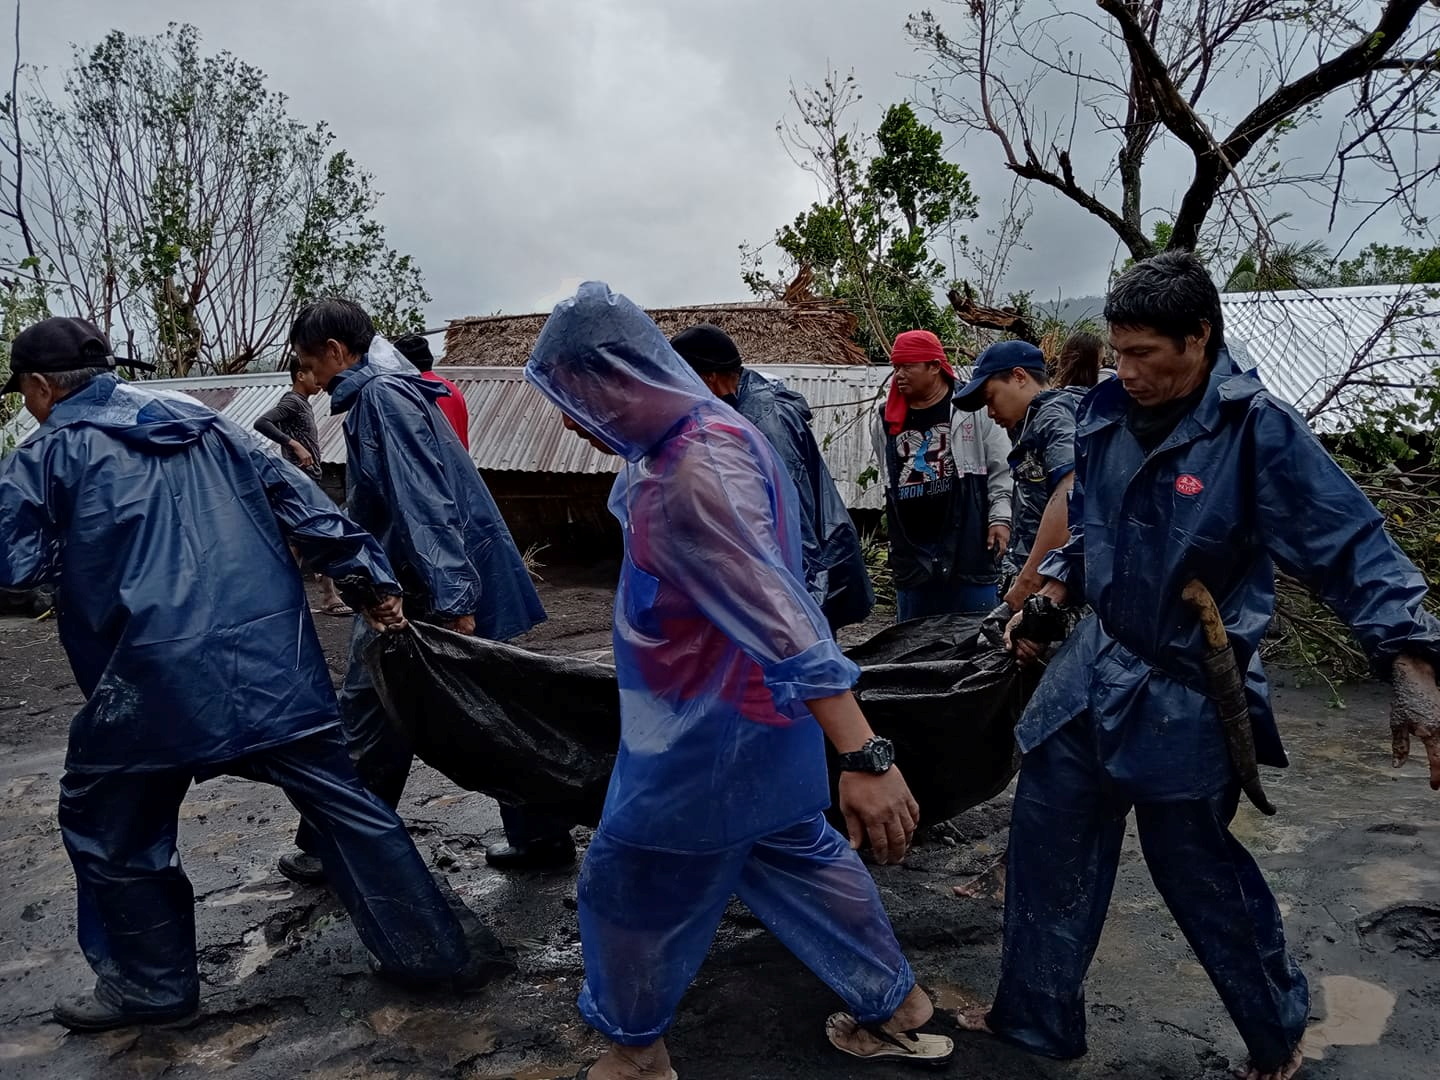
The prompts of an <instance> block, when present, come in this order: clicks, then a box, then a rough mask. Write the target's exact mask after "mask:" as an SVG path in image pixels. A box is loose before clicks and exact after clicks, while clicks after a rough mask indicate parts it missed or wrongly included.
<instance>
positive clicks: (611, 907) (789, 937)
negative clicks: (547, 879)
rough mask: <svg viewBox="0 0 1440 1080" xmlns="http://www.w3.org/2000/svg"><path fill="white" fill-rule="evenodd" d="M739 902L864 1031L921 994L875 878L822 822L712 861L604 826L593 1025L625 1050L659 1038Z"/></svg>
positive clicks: (587, 918)
mask: <svg viewBox="0 0 1440 1080" xmlns="http://www.w3.org/2000/svg"><path fill="white" fill-rule="evenodd" d="M736 895H738V896H739V897H740V899H741V900H743V901H744V902H745V904H746V906H747V907H749V908H750V910H751V911H752V912H754V914H755V916H756V917H757V918H758V919H759V920H760V921H761V922H762V923H764V924H765V926H766V927H767V928H768V929H769V930H770V932H771V933H773V934H774V935H775V936H776V937H777V938H779V939H780V942H781V943H782V944H783V945H785V947H786V948H788V949H789V950H790V951H791V952H792V953H794V954H795V956H796V957H797V958H799V959H800V960H801V962H803V963H804V964H805V966H806V967H808V968H809V969H810V970H811V971H813V972H814V973H815V974H816V975H817V976H818V977H819V978H820V979H821V980H822V981H823V982H825V983H826V985H828V986H829V987H830V988H831V989H832V990H834V991H835V992H836V993H837V994H838V995H839V996H840V998H841V999H842V1000H843V1001H844V1002H845V1005H846V1007H847V1008H848V1009H849V1010H850V1011H851V1012H852V1013H853V1014H854V1015H855V1016H856V1017H857V1018H858V1019H859V1020H860V1021H861V1022H862V1023H875V1022H879V1021H882V1020H887V1019H889V1017H890V1016H891V1015H893V1014H894V1012H895V1010H896V1009H898V1008H899V1007H900V1004H901V1002H903V1001H904V1000H905V998H906V996H907V995H908V994H909V993H910V991H911V989H912V988H913V987H914V986H915V976H914V974H913V973H912V972H911V970H910V965H909V963H908V962H907V961H906V960H905V957H904V955H903V954H902V953H901V951H900V945H899V943H898V942H897V941H896V940H895V933H894V931H893V930H892V929H891V927H890V920H889V919H888V918H887V917H886V915H885V911H884V908H883V907H882V906H881V903H880V895H879V892H878V891H877V890H876V888H875V881H874V879H873V878H872V877H871V876H870V872H869V871H868V870H867V869H866V868H865V864H864V863H863V862H861V861H860V857H859V856H858V855H857V854H856V853H855V852H854V851H852V850H851V849H850V845H849V844H848V843H847V842H846V841H845V839H844V837H842V836H841V835H840V834H839V833H838V832H836V831H835V830H834V829H833V828H831V827H830V826H829V825H828V824H826V822H825V819H824V817H823V816H821V815H816V816H815V817H813V818H809V819H807V820H805V821H802V822H800V823H798V824H796V825H792V826H790V827H788V828H786V829H783V830H781V831H779V832H776V833H773V834H771V835H769V836H766V837H764V838H762V839H760V840H758V841H755V842H753V843H748V844H741V845H739V846H737V847H732V848H726V849H724V850H721V851H714V852H703V853H676V852H667V851H656V850H653V849H649V848H640V847H635V846H632V845H630V844H625V843H622V842H620V841H618V840H615V839H613V838H611V837H610V836H609V835H607V834H606V832H605V829H604V826H603V824H602V825H601V828H600V830H599V831H598V832H597V833H596V834H595V838H594V840H593V841H592V842H591V845H590V850H589V852H588V853H587V854H586V857H585V865H584V867H583V868H582V869H581V872H580V887H579V900H580V940H581V943H582V946H583V949H584V954H585V983H584V986H583V987H582V989H581V992H580V1012H581V1014H582V1015H583V1016H584V1018H585V1020H586V1022H587V1023H589V1024H590V1025H591V1026H592V1027H594V1028H595V1029H596V1030H597V1031H599V1032H600V1033H601V1034H603V1035H605V1036H606V1037H608V1038H609V1039H610V1040H612V1041H613V1042H616V1043H620V1044H621V1045H626V1046H646V1045H649V1044H650V1043H653V1042H654V1041H655V1040H656V1039H658V1038H660V1037H661V1036H662V1035H663V1034H664V1033H665V1031H666V1029H667V1028H668V1027H669V1026H670V1024H671V1022H672V1021H673V1019H674V1016H675V1009H676V1007H677V1006H678V1005H679V1002H680V998H681V997H682V996H683V995H684V993H685V990H686V988H687V987H689V985H690V983H691V981H692V980H693V979H694V978H695V974H696V972H697V971H698V970H699V968H700V964H701V962H702V961H703V960H704V959H705V954H706V952H707V951H708V950H709V948H710V943H711V941H712V939H713V938H714V936H715V931H716V930H717V929H718V928H719V926H720V919H721V917H722V916H723V915H724V913H725V907H726V905H727V904H728V903H729V902H730V898H731V897H732V896H736Z"/></svg>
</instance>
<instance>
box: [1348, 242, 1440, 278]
mask: <svg viewBox="0 0 1440 1080" xmlns="http://www.w3.org/2000/svg"><path fill="white" fill-rule="evenodd" d="M1437 283H1440V248H1429V249H1428V250H1427V249H1424V248H1420V249H1416V248H1410V247H1391V246H1388V245H1385V244H1371V245H1370V246H1369V247H1367V248H1365V249H1364V250H1362V251H1361V252H1360V254H1358V255H1357V256H1355V258H1353V259H1342V260H1340V261H1339V262H1337V263H1336V264H1335V284H1337V285H1431V284H1437Z"/></svg>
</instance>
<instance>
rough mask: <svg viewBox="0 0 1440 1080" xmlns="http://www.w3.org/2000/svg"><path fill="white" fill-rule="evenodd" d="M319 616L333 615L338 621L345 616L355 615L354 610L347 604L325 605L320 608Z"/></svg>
mask: <svg viewBox="0 0 1440 1080" xmlns="http://www.w3.org/2000/svg"><path fill="white" fill-rule="evenodd" d="M320 614H321V615H334V616H335V617H336V618H337V619H339V618H344V617H345V616H346V615H354V614H355V609H354V608H352V607H351V606H350V605H349V604H341V603H335V604H326V605H325V606H324V607H322V608H321V609H320Z"/></svg>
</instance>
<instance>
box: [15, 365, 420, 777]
mask: <svg viewBox="0 0 1440 1080" xmlns="http://www.w3.org/2000/svg"><path fill="white" fill-rule="evenodd" d="M237 495H238V497H237ZM171 507H175V508H177V510H178V511H179V512H175V513H171V512H168V511H169V509H170V508H171ZM157 508H158V509H157ZM216 536H223V537H225V540H226V543H225V545H224V547H223V549H221V548H217V547H216V545H215V543H214V538H215V537H216ZM287 541H289V542H290V543H294V544H295V545H297V546H298V547H299V549H300V551H301V553H302V554H303V555H305V556H306V557H307V558H308V559H309V560H310V561H311V562H312V564H313V565H315V566H316V568H317V569H320V570H323V571H324V572H325V573H327V574H329V575H330V576H331V577H336V578H339V577H344V576H347V575H350V574H359V575H362V576H364V577H366V578H369V579H370V580H371V581H373V582H375V583H376V584H377V585H378V586H379V587H380V589H381V591H382V592H383V591H387V590H388V591H392V592H393V591H397V586H396V584H395V581H394V578H393V576H392V575H391V572H390V568H389V566H388V564H387V563H386V561H385V557H384V555H383V554H382V552H381V551H380V549H379V547H378V546H377V545H376V543H375V541H374V540H373V539H371V537H370V536H368V535H367V534H365V533H363V532H361V531H360V530H359V529H357V528H356V527H355V526H354V525H353V524H351V522H350V521H349V520H348V519H347V518H346V517H345V516H344V515H343V514H341V513H339V512H338V511H337V510H336V509H335V507H334V504H333V503H331V502H330V500H329V499H328V498H326V497H325V495H324V494H323V493H322V492H321V491H320V489H319V488H318V487H316V486H315V484H314V482H313V481H312V480H310V479H309V478H308V477H306V476H305V475H303V474H302V473H301V472H300V471H299V470H297V469H295V468H294V467H293V466H291V465H289V464H287V463H285V462H283V461H281V460H280V459H278V458H276V457H274V456H272V455H270V454H268V453H266V452H264V451H263V450H262V449H261V448H260V447H259V445H258V444H257V443H256V442H255V441H254V439H252V437H251V436H250V435H249V434H248V433H246V432H243V431H241V430H240V429H239V428H237V427H235V425H233V424H231V423H229V422H228V421H226V420H224V419H223V418H221V417H220V416H218V415H216V414H215V413H214V412H213V411H212V410H210V409H208V408H206V407H205V406H203V405H201V404H200V403H198V402H196V401H194V400H193V399H191V398H188V397H185V396H183V395H179V394H169V393H164V392H161V391H156V390H153V389H150V388H147V387H143V386H134V385H131V384H129V383H125V382H122V381H121V380H119V379H117V378H116V377H115V376H113V375H102V376H100V377H99V378H97V379H95V380H94V381H93V382H91V383H90V384H89V385H88V386H86V387H85V388H84V389H82V390H80V391H78V392H77V393H75V394H73V395H72V396H70V397H68V398H66V399H64V400H63V401H61V402H60V403H59V404H58V405H56V406H55V410H54V412H53V413H51V415H50V417H49V418H48V419H47V420H46V421H45V423H43V424H41V425H40V427H39V429H38V430H37V431H36V432H35V434H34V435H33V436H31V437H30V438H29V439H28V440H27V441H26V442H25V443H24V444H23V445H22V446H20V448H19V449H17V450H16V451H15V452H14V453H13V454H12V455H10V457H9V458H8V459H7V460H6V461H5V462H4V463H3V465H0V584H4V585H11V586H29V585H34V584H38V583H41V582H54V583H56V584H57V585H58V591H57V598H56V599H57V603H56V609H57V620H58V625H59V632H60V639H61V642H62V644H63V645H64V647H65V651H66V653H67V654H68V656H69V658H70V663H71V665H72V667H73V668H74V671H75V679H76V682H77V683H78V684H79V686H80V689H81V691H82V692H83V693H84V694H85V696H86V698H87V699H88V700H87V702H86V704H85V706H84V707H83V708H82V709H81V710H80V712H79V713H78V714H77V715H76V717H75V719H74V722H73V724H72V726H71V729H70V752H69V756H68V758H67V761H66V768H67V769H68V770H70V771H71V772H73V773H89V772H106V771H124V770H134V771H140V770H147V771H154V770H162V769H174V768H176V767H181V766H197V767H200V766H205V765H209V764H215V763H220V762H224V761H228V760H231V759H234V758H238V757H243V756H245V755H248V754H253V753H255V752H256V751H259V750H263V749H266V748H268V747H273V746H276V745H279V744H281V743H285V742H289V741H293V740H296V739H299V738H301V737H303V736H305V735H308V734H311V733H313V732H316V731H319V730H322V729H324V728H327V727H330V726H332V725H334V724H335V723H336V722H337V713H336V706H335V694H334V691H333V690H332V689H331V686H330V674H329V671H328V670H327V669H326V666H325V658H324V656H323V654H322V653H321V651H320V642H319V640H318V639H317V638H316V636H315V628H314V625H313V624H312V622H311V619H310V611H309V605H308V603H307V601H306V597H305V591H304V587H303V585H302V583H301V579H300V575H299V574H297V573H296V572H295V563H294V560H293V559H292V557H291V555H290V552H289V550H288V549H287V547H286V542H287ZM237 565H238V566H240V567H243V568H244V572H243V573H241V574H237V573H236V572H235V571H236V567H237Z"/></svg>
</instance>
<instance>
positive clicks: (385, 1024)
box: [369, 1005, 498, 1067]
mask: <svg viewBox="0 0 1440 1080" xmlns="http://www.w3.org/2000/svg"><path fill="white" fill-rule="evenodd" d="M369 1024H370V1026H371V1027H372V1028H373V1029H374V1030H375V1034H377V1035H382V1036H384V1037H385V1038H387V1039H394V1040H396V1041H397V1042H402V1043H405V1044H406V1045H408V1046H411V1047H413V1048H414V1049H415V1050H417V1051H418V1052H420V1053H421V1054H423V1055H427V1056H431V1057H438V1058H441V1059H443V1060H445V1061H447V1062H448V1063H449V1064H450V1065H451V1066H452V1067H453V1066H454V1065H456V1064H458V1063H459V1062H461V1061H464V1060H466V1059H467V1058H473V1057H476V1056H478V1055H481V1054H488V1053H490V1052H491V1051H493V1050H494V1049H495V1046H496V1043H497V1041H498V1040H497V1037H496V1033H495V1032H494V1031H493V1030H492V1029H490V1028H486V1027H478V1026H476V1025H475V1023H474V1018H473V1016H472V1015H469V1014H461V1015H454V1014H450V1013H447V1012H440V1011H436V1010H435V1009H412V1008H409V1007H407V1006H404V1005H385V1006H382V1007H381V1008H379V1009H376V1010H375V1011H374V1012H372V1013H371V1014H370V1016H369Z"/></svg>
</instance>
